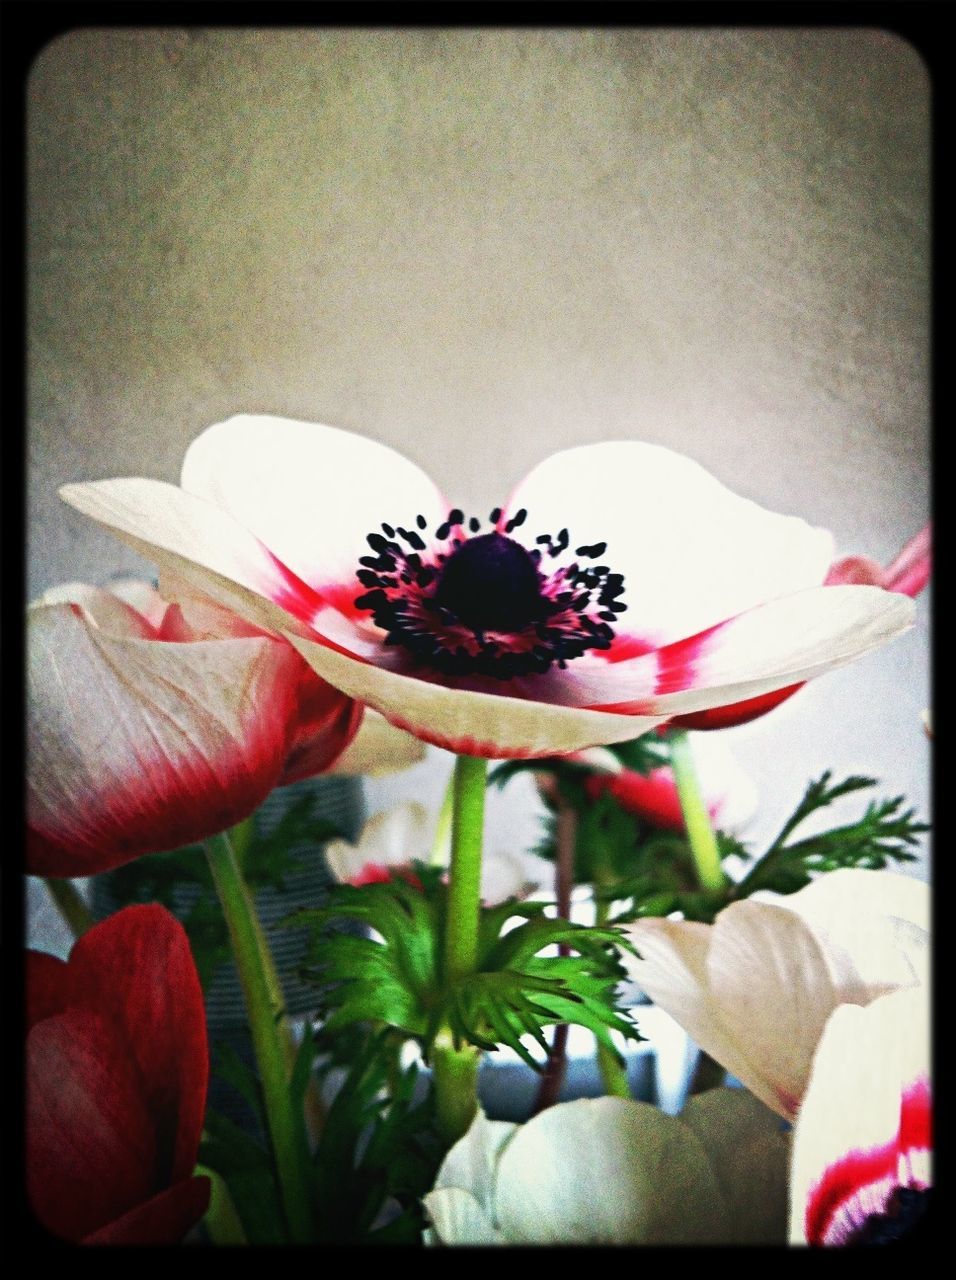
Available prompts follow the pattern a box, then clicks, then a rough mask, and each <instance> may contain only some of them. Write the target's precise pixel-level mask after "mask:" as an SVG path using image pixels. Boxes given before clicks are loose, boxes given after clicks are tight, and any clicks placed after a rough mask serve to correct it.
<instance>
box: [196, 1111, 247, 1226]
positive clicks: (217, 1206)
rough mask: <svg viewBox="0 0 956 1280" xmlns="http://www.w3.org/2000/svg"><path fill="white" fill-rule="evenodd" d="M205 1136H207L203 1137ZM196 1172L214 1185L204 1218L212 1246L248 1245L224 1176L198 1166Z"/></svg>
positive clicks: (200, 1165) (204, 1224) (213, 1170)
mask: <svg viewBox="0 0 956 1280" xmlns="http://www.w3.org/2000/svg"><path fill="white" fill-rule="evenodd" d="M203 1136H205V1135H203ZM195 1172H196V1173H197V1174H201V1175H204V1176H205V1177H207V1178H208V1179H209V1181H210V1182H211V1183H212V1187H211V1189H210V1195H209V1208H208V1209H207V1210H206V1214H205V1217H204V1218H203V1226H204V1227H205V1228H206V1230H207V1231H208V1233H209V1239H210V1241H211V1243H212V1244H248V1243H249V1242H248V1240H247V1239H246V1233H245V1232H244V1231H243V1229H242V1222H241V1221H240V1220H239V1215H238V1213H236V1206H235V1205H234V1204H233V1201H232V1196H231V1195H230V1194H229V1188H228V1187H227V1186H226V1181H225V1179H224V1178H223V1176H222V1175H221V1174H219V1173H217V1172H216V1170H215V1169H209V1168H207V1167H206V1165H202V1164H197V1165H196V1169H195Z"/></svg>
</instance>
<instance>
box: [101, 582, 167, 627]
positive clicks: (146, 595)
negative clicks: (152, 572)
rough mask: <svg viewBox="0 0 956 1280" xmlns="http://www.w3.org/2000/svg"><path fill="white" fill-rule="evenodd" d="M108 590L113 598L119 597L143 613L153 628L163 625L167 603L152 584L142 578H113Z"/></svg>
mask: <svg viewBox="0 0 956 1280" xmlns="http://www.w3.org/2000/svg"><path fill="white" fill-rule="evenodd" d="M108 590H109V593H110V595H111V596H117V597H118V598H119V599H120V600H124V601H125V602H126V603H127V604H128V605H130V607H131V608H133V609H135V610H136V612H137V613H141V614H142V615H143V617H144V618H145V619H146V621H147V622H148V623H149V624H150V625H151V626H153V627H159V626H161V625H162V621H163V617H164V615H165V613H166V603H167V602H166V601H165V600H164V599H163V597H162V596H161V595H160V593H159V592H158V591H157V590H156V588H155V587H154V586H152V585H151V583H149V582H144V581H143V580H142V578H113V579H111V580H110V583H109V587H108Z"/></svg>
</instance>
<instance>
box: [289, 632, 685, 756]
mask: <svg viewBox="0 0 956 1280" xmlns="http://www.w3.org/2000/svg"><path fill="white" fill-rule="evenodd" d="M287 634H288V639H289V640H290V641H291V643H292V644H293V645H295V647H296V648H297V649H298V651H299V652H300V653H301V654H302V656H303V658H305V660H306V662H308V663H309V665H310V666H311V667H312V668H313V670H315V671H317V672H318V674H319V675H320V676H322V677H323V678H324V679H326V680H328V682H329V684H332V685H335V687H336V688H338V689H342V690H343V691H344V692H345V693H347V694H349V696H350V697H353V698H356V699H357V700H358V701H359V702H366V703H368V704H369V705H370V706H372V707H374V708H375V710H376V711H380V712H381V713H382V715H384V716H385V717H386V718H387V719H388V720H389V721H390V722H391V723H392V724H394V725H397V726H398V727H399V728H401V729H406V730H407V731H408V732H409V733H413V734H414V735H415V736H416V737H418V738H421V739H423V740H424V741H425V742H431V743H434V744H435V745H436V746H439V747H444V748H446V749H447V750H450V751H457V752H459V753H462V754H465V755H474V756H486V757H491V758H496V757H501V756H520V757H524V758H532V757H535V756H551V755H556V754H561V753H564V752H568V751H576V750H578V749H579V748H581V747H585V746H594V745H595V744H599V743H608V742H621V741H624V740H625V739H629V738H634V737H638V736H639V735H640V734H641V733H646V732H647V730H648V729H652V728H654V726H655V725H657V724H659V723H661V720H660V719H658V718H655V717H652V716H626V715H612V714H607V713H604V712H599V711H585V710H581V709H578V708H573V707H561V706H554V705H550V704H547V703H539V702H530V701H525V700H523V699H520V698H512V697H509V696H507V695H504V694H488V693H476V692H473V691H471V690H465V689H450V688H448V687H446V686H444V685H440V684H432V683H430V682H428V681H425V680H419V679H416V678H415V677H413V676H404V675H399V674H397V673H395V672H391V671H385V670H383V669H381V668H380V667H376V666H373V665H371V664H369V663H361V662H357V661H355V660H354V659H352V658H349V657H347V656H345V655H344V654H340V653H336V652H335V651H333V650H332V649H329V648H327V647H325V646H324V645H320V644H317V643H316V642H315V641H311V640H307V639H305V638H304V637H300V636H297V635H293V634H292V633H287ZM505 687H506V688H507V687H508V686H507V684H506V685H505Z"/></svg>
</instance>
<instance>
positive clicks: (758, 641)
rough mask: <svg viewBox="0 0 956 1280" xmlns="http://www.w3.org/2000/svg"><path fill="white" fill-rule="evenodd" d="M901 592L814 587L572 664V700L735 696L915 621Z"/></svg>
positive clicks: (623, 705)
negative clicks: (613, 659)
mask: <svg viewBox="0 0 956 1280" xmlns="http://www.w3.org/2000/svg"><path fill="white" fill-rule="evenodd" d="M914 612H915V607H914V605H913V602H912V600H910V599H909V598H908V597H906V596H901V595H896V594H893V593H891V592H887V591H882V590H881V589H880V588H879V587H817V588H814V589H813V590H810V591H801V592H798V593H797V594H796V595H792V596H787V597H786V598H784V599H781V600H775V601H774V602H773V603H771V604H766V605H763V606H761V607H759V608H756V609H752V610H751V611H750V612H749V613H744V614H740V615H739V616H738V617H736V618H730V619H728V620H727V621H726V622H723V623H721V624H719V625H718V626H716V627H713V628H712V629H711V630H709V631H706V632H703V633H702V634H700V635H696V636H691V637H689V638H688V639H686V640H681V641H678V642H677V643H676V644H673V645H669V646H668V647H667V648H665V649H661V650H659V651H657V652H656V653H650V654H646V655H645V656H643V657H640V658H632V659H628V660H626V661H624V662H617V663H604V664H603V666H604V670H603V671H602V670H601V668H600V665H599V664H597V663H595V662H593V661H592V662H590V663H589V664H588V665H587V666H581V665H578V666H577V667H574V666H572V667H569V670H568V677H569V679H568V684H569V687H570V686H572V685H573V686H574V691H573V695H572V696H573V699H574V702H575V704H576V705H582V704H583V705H586V706H593V707H604V708H607V709H609V710H624V709H627V708H628V707H630V709H632V710H634V711H638V712H640V713H641V714H644V715H658V714H668V715H681V714H685V713H687V712H691V711H703V710H706V709H707V708H709V707H715V706H723V705H726V704H727V703H732V702H740V701H743V700H744V699H745V698H753V697H757V696H758V695H759V694H762V693H770V692H771V691H772V690H774V689H780V688H784V687H786V686H788V685H791V684H797V683H799V682H801V681H803V680H809V679H810V678H811V677H813V676H818V675H822V674H823V673H824V672H826V671H832V670H834V669H836V668H837V667H841V666H843V665H845V664H846V663H847V662H851V661H852V660H853V659H854V658H858V657H861V656H862V655H863V654H864V653H868V652H869V651H870V650H871V649H875V648H877V647H878V646H880V645H882V644H886V642H887V641H889V640H892V639H893V638H894V636H897V635H900V634H901V633H902V632H904V631H906V630H907V629H908V628H909V627H910V626H911V625H912V622H913V617H914Z"/></svg>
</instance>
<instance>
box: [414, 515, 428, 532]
mask: <svg viewBox="0 0 956 1280" xmlns="http://www.w3.org/2000/svg"><path fill="white" fill-rule="evenodd" d="M415 523H416V524H417V525H418V527H419V529H427V528H428V521H427V520H426V519H425V517H424V516H416V517H415Z"/></svg>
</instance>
